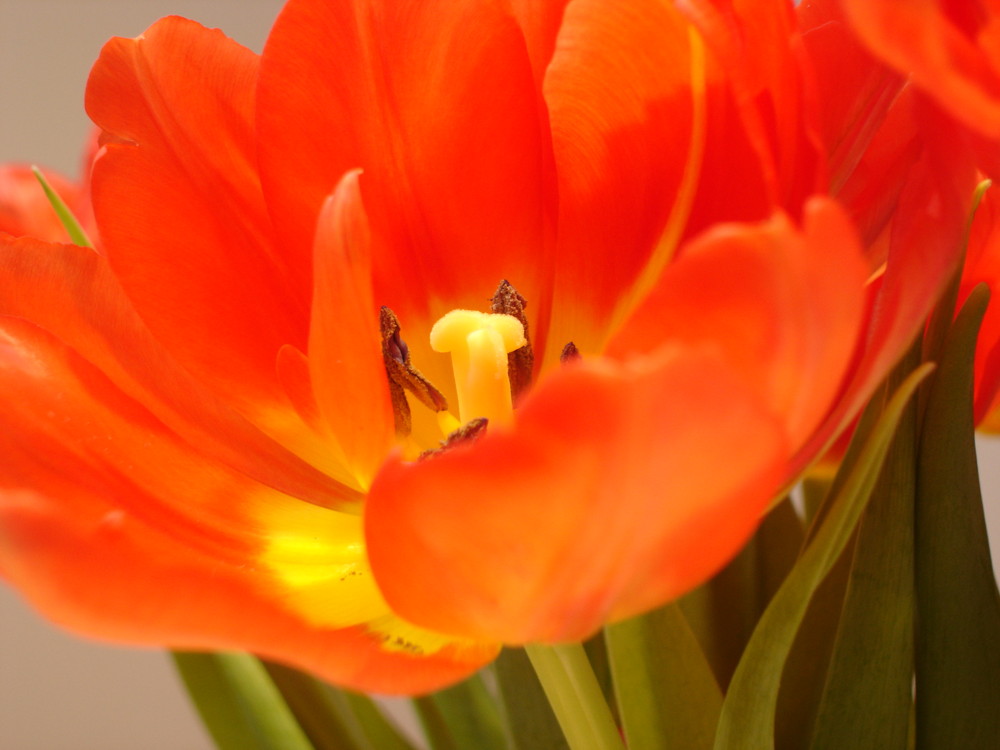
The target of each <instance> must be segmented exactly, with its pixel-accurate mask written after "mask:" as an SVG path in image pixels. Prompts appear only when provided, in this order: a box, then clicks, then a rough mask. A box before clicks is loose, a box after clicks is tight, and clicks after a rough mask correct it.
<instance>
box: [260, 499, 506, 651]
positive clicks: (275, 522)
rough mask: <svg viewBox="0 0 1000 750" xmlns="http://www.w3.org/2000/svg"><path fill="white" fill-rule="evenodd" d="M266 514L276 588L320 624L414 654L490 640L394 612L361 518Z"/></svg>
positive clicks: (283, 508)
mask: <svg viewBox="0 0 1000 750" xmlns="http://www.w3.org/2000/svg"><path fill="white" fill-rule="evenodd" d="M263 520H264V523H263V526H264V528H265V529H266V532H265V533H266V534H267V537H268V542H267V546H266V549H265V551H264V553H263V555H262V556H261V563H262V564H263V565H264V566H266V567H267V569H268V570H269V571H270V572H271V574H272V575H273V576H274V579H275V582H276V585H277V589H278V590H277V591H276V592H274V595H275V596H276V597H278V598H279V599H280V600H281V601H283V602H284V603H285V605H286V607H287V608H288V609H289V610H290V611H291V612H293V613H295V614H297V615H298V616H299V617H301V618H302V619H304V620H305V621H306V622H308V623H309V624H310V625H312V626H313V627H318V628H348V627H362V628H364V629H365V630H367V631H368V632H369V633H371V634H372V635H373V636H375V637H376V638H378V639H379V640H380V641H382V647H383V648H384V649H386V650H387V651H396V652H400V653H407V654H411V655H414V656H430V655H432V654H435V653H437V652H438V651H441V650H442V649H444V648H446V647H453V648H454V647H457V648H460V649H466V648H469V649H483V648H487V647H488V644H482V643H479V642H477V641H471V640H466V639H456V638H453V637H451V636H448V635H445V634H443V633H436V632H433V631H429V630H425V629H423V628H420V627H418V626H416V625H412V624H410V623H408V622H406V621H405V620H402V619H401V618H399V617H398V616H397V615H395V614H394V613H393V612H392V610H391V609H390V608H389V605H388V604H387V603H386V601H385V599H384V598H383V597H382V593H381V591H379V588H378V585H377V584H376V582H375V578H374V576H373V575H372V572H371V569H370V568H369V566H368V560H367V556H366V552H365V544H364V531H363V521H362V519H361V517H359V516H354V515H350V514H347V513H339V512H336V511H331V510H327V509H325V508H319V507H316V506H311V505H307V504H305V503H302V504H301V507H297V506H290V505H287V504H284V503H282V504H281V505H280V506H275V507H272V508H271V509H270V510H269V511H268V512H267V514H266V518H265V519H263ZM432 586H433V582H432V581H429V582H428V588H429V589H430V588H431V587H432Z"/></svg>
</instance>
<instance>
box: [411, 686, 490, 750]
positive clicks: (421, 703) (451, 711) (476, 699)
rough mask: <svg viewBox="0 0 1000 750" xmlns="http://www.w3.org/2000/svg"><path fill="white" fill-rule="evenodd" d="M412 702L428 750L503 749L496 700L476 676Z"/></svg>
mask: <svg viewBox="0 0 1000 750" xmlns="http://www.w3.org/2000/svg"><path fill="white" fill-rule="evenodd" d="M413 703H414V706H415V708H416V710H417V715H418V716H419V717H420V720H421V723H422V724H423V726H424V732H425V734H426V735H427V739H428V741H429V742H430V745H431V748H432V750H451V749H452V748H454V749H455V750H464V748H476V750H507V741H506V739H505V737H504V731H503V725H502V723H501V721H500V715H499V714H498V713H497V706H496V703H495V702H494V701H493V698H492V697H491V696H490V694H489V691H488V690H487V689H486V686H485V685H484V684H483V680H482V677H480V676H479V675H475V676H473V677H471V678H469V679H468V680H465V681H464V682H460V683H459V684H458V685H455V686H454V687H450V688H447V689H445V690H441V691H439V692H437V693H434V694H433V695H428V696H424V697H421V698H416V699H414V701H413Z"/></svg>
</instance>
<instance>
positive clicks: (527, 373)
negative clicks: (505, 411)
mask: <svg viewBox="0 0 1000 750" xmlns="http://www.w3.org/2000/svg"><path fill="white" fill-rule="evenodd" d="M527 306H528V301H527V300H526V299H525V298H524V297H522V296H521V295H520V294H518V291H517V290H516V289H515V288H514V285H513V284H511V283H510V282H509V281H507V279H504V280H503V281H501V282H500V286H498V287H497V291H496V293H495V294H494V295H493V299H492V300H491V305H490V310H491V312H494V313H498V314H501V315H513V316H514V317H515V318H517V319H518V321H520V323H521V325H522V326H523V327H524V346H522V347H521V348H519V349H515V350H514V351H512V352H510V353H509V354H508V355H507V377H508V378H510V393H511V397H512V398H513V400H514V401H517V400H518V398H519V397H520V396H521V394H522V393H523V392H524V391H526V390H528V388H529V387H530V386H531V374H532V370H533V368H534V365H535V353H534V351H533V350H532V348H531V334H530V333H529V331H528V316H527V315H525V314H524V309H525V308H526V307H527Z"/></svg>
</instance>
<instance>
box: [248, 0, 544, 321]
mask: <svg viewBox="0 0 1000 750" xmlns="http://www.w3.org/2000/svg"><path fill="white" fill-rule="evenodd" d="M257 111H258V128H259V131H260V136H261V150H260V164H261V175H262V181H263V184H264V189H265V193H266V195H267V199H268V205H269V207H270V208H271V210H272V215H273V216H274V217H275V221H276V224H277V226H279V227H280V229H281V237H280V239H281V241H282V242H283V243H284V246H285V247H286V248H287V252H288V253H289V254H290V255H291V256H293V257H299V256H301V255H303V254H311V249H312V246H313V234H314V231H315V218H316V216H317V215H318V214H319V211H320V209H321V207H322V204H323V201H324V200H325V199H326V197H327V196H328V195H329V194H330V192H331V191H332V190H333V189H334V188H335V186H336V185H337V183H338V181H339V180H340V178H341V176H342V175H343V174H344V173H346V172H347V171H349V170H352V169H357V168H360V169H362V170H363V171H364V180H363V193H364V202H365V208H366V210H367V213H368V218H369V221H370V223H371V228H372V242H373V250H372V267H373V275H374V290H375V301H376V303H377V304H379V305H387V306H389V307H391V308H392V309H393V310H394V311H395V312H396V314H397V315H398V316H399V319H400V320H401V321H402V323H403V326H404V328H410V329H411V330H412V328H413V326H414V325H415V324H416V321H422V322H423V324H424V327H425V328H426V330H429V328H430V325H431V323H433V320H434V319H436V317H438V316H440V315H442V314H444V313H445V312H447V310H448V309H450V308H452V307H471V308H473V309H476V308H478V307H480V306H481V305H482V303H483V301H485V300H488V299H489V297H490V295H491V294H492V293H493V291H494V290H495V289H496V286H497V284H498V283H499V282H500V281H501V280H502V279H504V278H506V279H508V280H510V282H511V283H513V284H514V286H515V287H516V288H517V289H518V290H519V291H520V292H521V293H522V294H524V295H525V296H526V297H528V298H529V299H532V300H533V299H537V297H538V294H539V292H538V289H539V277H540V276H541V275H542V274H543V272H544V261H543V262H541V263H540V262H539V257H540V253H541V252H542V250H543V226H544V222H545V220H546V217H545V209H544V207H545V205H546V200H547V198H546V197H545V196H546V194H547V193H548V192H549V188H548V186H547V185H546V184H545V180H544V178H543V162H544V156H543V154H544V150H545V148H546V147H545V145H544V139H543V135H542V119H541V116H540V114H539V111H538V96H537V91H536V88H535V85H534V82H533V78H532V71H531V66H530V63H529V60H528V54H527V50H526V48H525V42H524V38H523V35H522V33H521V31H520V29H518V27H517V25H516V23H515V21H514V19H513V17H511V16H510V15H509V14H508V13H507V12H505V11H504V10H503V9H502V8H501V7H500V4H493V3H483V2H480V1H479V0H433V1H431V0H422V1H421V2H415V1H414V0H407V1H406V2H388V0H350V1H348V2H336V3H330V2H325V0H292V1H291V2H289V3H288V4H287V5H286V6H285V8H284V10H283V11H282V13H281V15H280V16H279V17H278V19H277V22H276V24H275V26H274V29H273V31H272V32H271V36H270V37H269V39H268V42H267V45H266V47H265V49H264V54H263V60H262V66H261V78H260V87H259V106H258V110H257ZM426 330H424V331H423V334H425V333H426Z"/></svg>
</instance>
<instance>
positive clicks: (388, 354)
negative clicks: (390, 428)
mask: <svg viewBox="0 0 1000 750" xmlns="http://www.w3.org/2000/svg"><path fill="white" fill-rule="evenodd" d="M379 327H380V328H381V331H382V361H383V362H384V363H385V372H386V375H388V377H389V396H390V398H391V399H392V411H393V414H394V415H395V417H396V434H397V435H398V436H399V437H406V436H407V435H409V434H410V430H411V429H412V422H411V420H410V405H409V404H408V403H407V402H406V394H405V393H404V391H409V392H410V393H412V394H413V396H414V397H415V398H416V399H417V400H418V401H419V402H420V403H422V404H423V405H424V406H426V407H427V408H429V409H432V410H434V411H444V410H445V409H447V408H448V402H447V401H446V400H445V398H444V396H442V395H441V393H440V392H439V391H438V389H437V388H435V387H434V386H433V385H431V384H430V381H428V380H427V378H425V377H424V376H423V375H421V374H420V371H419V370H418V369H417V368H416V367H414V366H413V365H412V364H410V350H409V348H408V347H407V346H406V342H405V341H403V339H402V338H400V335H399V331H400V327H399V318H397V317H396V314H395V313H394V312H393V311H392V310H390V309H389V308H388V307H383V308H382V309H381V310H380V311H379Z"/></svg>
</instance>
